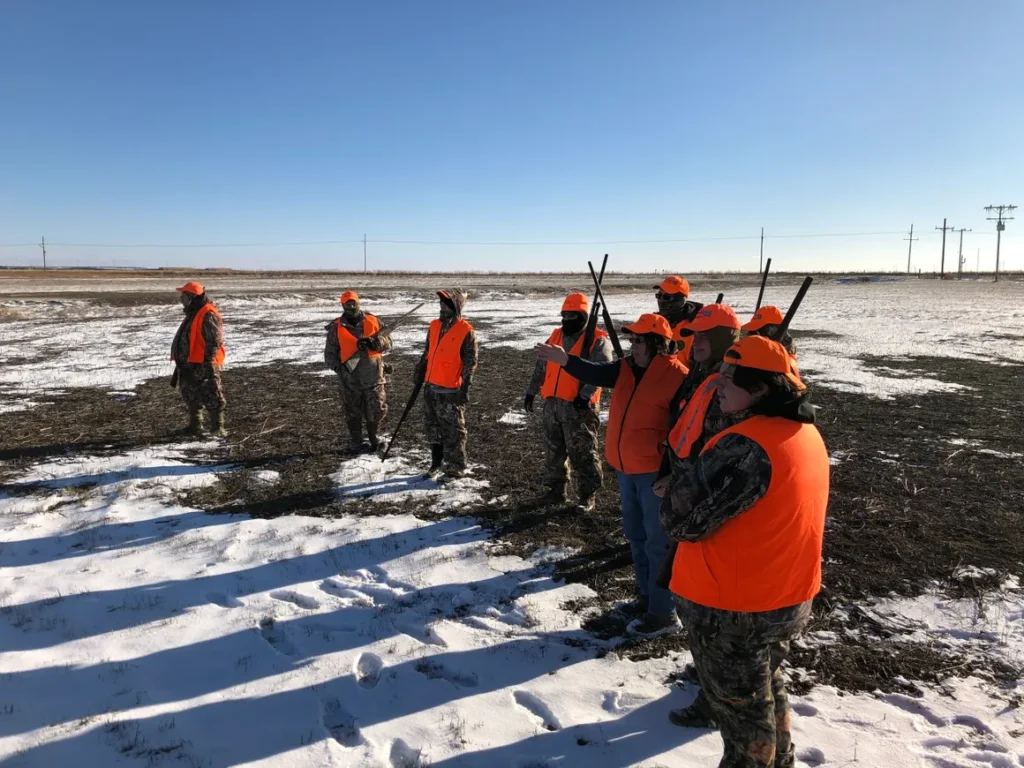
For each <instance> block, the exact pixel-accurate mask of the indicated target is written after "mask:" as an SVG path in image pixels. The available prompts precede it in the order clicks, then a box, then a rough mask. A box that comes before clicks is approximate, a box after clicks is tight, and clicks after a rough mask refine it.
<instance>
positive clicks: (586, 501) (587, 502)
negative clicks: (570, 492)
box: [576, 493, 597, 512]
mask: <svg viewBox="0 0 1024 768" xmlns="http://www.w3.org/2000/svg"><path fill="white" fill-rule="evenodd" d="M596 504H597V498H596V494H593V493H585V494H583V495H582V496H580V500H579V502H578V503H577V504H576V511H577V512H593V511H594V507H595V505H596Z"/></svg>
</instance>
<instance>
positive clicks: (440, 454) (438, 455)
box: [423, 443, 444, 480]
mask: <svg viewBox="0 0 1024 768" xmlns="http://www.w3.org/2000/svg"><path fill="white" fill-rule="evenodd" d="M442 464H444V446H443V445H441V444H440V443H434V444H432V445H431V446H430V469H428V470H427V471H426V473H424V475H423V479H424V480H437V478H439V477H440V476H441V465H442Z"/></svg>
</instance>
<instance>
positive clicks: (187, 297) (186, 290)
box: [177, 281, 206, 309]
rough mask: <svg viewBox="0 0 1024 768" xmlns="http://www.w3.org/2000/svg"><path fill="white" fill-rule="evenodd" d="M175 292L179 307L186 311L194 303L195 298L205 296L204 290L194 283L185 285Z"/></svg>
mask: <svg viewBox="0 0 1024 768" xmlns="http://www.w3.org/2000/svg"><path fill="white" fill-rule="evenodd" d="M177 291H178V293H179V294H180V296H179V297H178V300H179V301H180V302H181V306H183V307H184V308H185V309H188V308H189V305H190V304H191V303H192V302H193V301H195V299H196V296H203V295H205V294H206V289H205V288H203V286H201V285H200V284H199V283H197V282H195V281H192V282H188V283H185V284H184V285H183V286H181V288H178V289H177Z"/></svg>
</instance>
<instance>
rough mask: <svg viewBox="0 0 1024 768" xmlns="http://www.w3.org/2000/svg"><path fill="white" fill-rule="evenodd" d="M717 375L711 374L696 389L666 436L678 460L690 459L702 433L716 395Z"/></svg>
mask: <svg viewBox="0 0 1024 768" xmlns="http://www.w3.org/2000/svg"><path fill="white" fill-rule="evenodd" d="M718 378H719V374H717V373H712V374H711V375H710V376H708V377H707V378H706V379H704V383H703V384H701V385H700V387H698V388H697V391H696V392H694V393H693V396H692V397H691V398H690V399H689V400H688V401H687V403H686V407H685V408H683V412H682V413H681V414H679V418H678V419H676V423H675V426H674V427H672V431H671V432H669V435H668V444H669V447H670V448H671V449H672V450H673V451H674V452H675V454H676V456H678V457H679V458H680V459H688V458H690V453H691V451H693V446H694V445H695V444H696V442H697V441H698V440H700V436H701V435H702V434H703V433H704V417H705V416H707V413H708V408H709V407H711V401H712V400H713V399H714V397H715V395H716V394H717V393H718V387H717V386H716V382H717V381H718Z"/></svg>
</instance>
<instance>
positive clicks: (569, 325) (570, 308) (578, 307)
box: [562, 293, 590, 336]
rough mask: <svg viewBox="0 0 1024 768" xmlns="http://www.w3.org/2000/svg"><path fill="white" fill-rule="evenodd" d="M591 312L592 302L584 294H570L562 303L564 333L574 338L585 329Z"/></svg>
mask: <svg viewBox="0 0 1024 768" xmlns="http://www.w3.org/2000/svg"><path fill="white" fill-rule="evenodd" d="M589 312H590V301H589V300H588V299H587V297H586V296H584V295H583V294H582V293H570V294H569V295H568V296H566V297H565V301H563V302H562V332H563V333H564V334H566V335H568V336H574V335H575V334H577V333H579V332H580V331H582V330H583V329H584V327H585V326H586V325H587V319H588V317H589V315H588V313H589Z"/></svg>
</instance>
